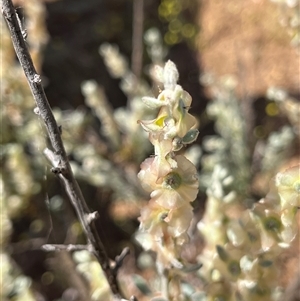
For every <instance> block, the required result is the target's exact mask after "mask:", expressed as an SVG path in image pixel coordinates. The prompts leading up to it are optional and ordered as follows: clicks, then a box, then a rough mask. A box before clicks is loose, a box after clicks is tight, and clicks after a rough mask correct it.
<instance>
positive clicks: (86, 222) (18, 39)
mask: <svg viewBox="0 0 300 301" xmlns="http://www.w3.org/2000/svg"><path fill="white" fill-rule="evenodd" d="M2 14H3V16H4V19H5V20H6V22H7V25H8V28H9V30H10V33H11V39H12V42H13V46H14V48H15V51H16V54H17V57H18V59H19V61H20V64H21V66H22V68H23V70H24V73H25V75H26V78H27V81H28V84H29V86H30V89H31V92H32V94H33V98H34V100H35V102H36V106H37V110H36V112H37V113H38V114H39V115H40V117H41V118H42V119H43V121H44V123H45V125H46V128H47V132H48V135H49V138H50V142H51V145H52V148H53V151H51V150H49V149H48V150H47V152H48V158H49V157H51V158H52V160H51V161H52V164H53V166H54V168H52V171H53V172H54V173H55V174H56V175H57V176H58V177H59V179H60V180H61V182H62V184H63V186H64V188H65V191H66V193H67V195H68V196H69V199H70V201H71V203H72V205H73V207H74V209H75V211H76V213H77V216H78V218H79V220H80V222H81V225H82V227H83V231H84V233H85V235H86V238H87V243H88V245H90V246H91V250H92V253H93V254H94V255H95V256H96V258H97V260H98V262H99V263H100V265H101V267H102V269H103V271H104V273H105V275H106V278H107V281H108V283H109V286H110V289H111V291H112V293H113V295H114V297H115V299H120V292H119V288H118V284H117V279H116V271H115V270H114V269H112V268H111V267H110V264H109V258H108V256H107V253H106V251H105V249H104V246H103V243H102V241H101V239H100V237H99V235H98V232H97V229H96V227H95V215H94V214H92V213H90V211H89V209H88V207H87V205H86V202H85V200H84V197H83V195H82V192H81V190H80V187H79V185H78V183H77V181H76V180H75V178H74V175H73V172H72V170H71V167H70V163H69V160H68V157H67V154H66V151H65V148H64V145H63V141H62V139H61V130H60V129H59V127H58V125H57V123H56V120H55V118H54V116H53V113H52V111H51V108H50V105H49V103H48V100H47V97H46V95H45V92H44V89H43V86H42V81H41V77H40V75H39V74H37V72H36V70H35V67H34V65H33V62H32V59H31V56H30V54H29V52H28V49H27V46H26V43H25V41H24V37H23V35H22V33H23V31H22V30H21V28H20V26H19V23H18V19H17V16H16V12H15V8H14V7H13V4H12V1H11V0H3V1H2Z"/></svg>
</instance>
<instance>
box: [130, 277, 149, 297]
mask: <svg viewBox="0 0 300 301" xmlns="http://www.w3.org/2000/svg"><path fill="white" fill-rule="evenodd" d="M132 278H133V281H134V284H135V285H136V287H137V288H138V289H139V290H140V291H141V292H142V293H143V294H144V295H147V296H150V295H151V294H152V291H151V289H150V288H149V286H148V283H147V281H146V280H145V279H144V278H143V277H142V276H140V275H137V274H135V275H133V276H132Z"/></svg>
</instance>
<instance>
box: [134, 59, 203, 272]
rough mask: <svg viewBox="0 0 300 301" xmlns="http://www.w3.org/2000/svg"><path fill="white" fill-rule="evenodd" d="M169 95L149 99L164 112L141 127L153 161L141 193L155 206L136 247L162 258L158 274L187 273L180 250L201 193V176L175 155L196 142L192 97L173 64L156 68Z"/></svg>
mask: <svg viewBox="0 0 300 301" xmlns="http://www.w3.org/2000/svg"><path fill="white" fill-rule="evenodd" d="M156 74H157V75H158V79H159V80H160V81H161V82H163V84H164V90H163V91H162V92H161V93H160V94H159V95H158V97H157V98H152V97H144V98H143V101H144V102H145V103H146V105H148V106H149V107H151V108H153V109H155V108H159V112H158V115H157V117H156V118H155V119H153V120H140V121H139V123H140V124H141V126H142V127H143V128H144V130H145V131H146V132H148V133H149V140H150V142H151V143H152V144H153V146H154V156H153V157H150V158H148V159H146V160H145V161H144V162H143V163H142V164H141V171H140V172H139V174H138V178H139V179H140V182H141V185H142V187H143V188H144V189H145V190H146V191H147V192H150V197H151V199H150V201H149V202H148V204H147V206H146V207H144V208H143V209H142V211H141V216H140V218H139V220H140V228H139V231H138V233H137V234H136V239H137V241H138V242H139V243H140V244H141V245H142V246H143V248H144V249H145V250H152V251H155V252H156V253H157V266H158V267H159V270H165V269H169V268H172V267H175V268H182V267H183V263H182V259H181V257H180V251H181V246H182V245H183V244H184V243H185V242H186V241H187V238H188V236H187V229H188V227H189V225H190V222H191V219H192V216H193V213H192V206H191V204H190V203H191V202H193V201H194V200H195V198H196V196H197V193H198V178H197V170H196V168H195V166H194V165H193V163H192V162H190V161H189V160H188V159H187V158H186V157H184V156H183V155H178V154H176V152H177V151H179V150H180V149H181V148H182V147H183V146H184V145H186V144H190V143H192V142H193V141H195V140H196V139H197V136H198V130H196V129H195V128H194V126H195V125H196V119H195V118H194V117H193V116H192V115H191V114H189V113H188V110H189V108H190V105H191V102H192V99H191V96H190V95H189V94H188V93H187V92H186V91H184V90H183V89H182V87H181V86H180V85H178V84H177V81H178V71H177V69H176V66H175V64H174V63H173V62H171V61H168V62H167V63H166V65H165V67H164V68H161V67H156Z"/></svg>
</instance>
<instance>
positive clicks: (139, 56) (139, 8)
mask: <svg viewBox="0 0 300 301" xmlns="http://www.w3.org/2000/svg"><path fill="white" fill-rule="evenodd" d="M143 23H144V0H134V1H133V24H132V56H131V69H132V72H133V74H134V75H135V76H136V79H137V80H138V79H139V78H140V76H141V72H142V61H143V30H144V26H143Z"/></svg>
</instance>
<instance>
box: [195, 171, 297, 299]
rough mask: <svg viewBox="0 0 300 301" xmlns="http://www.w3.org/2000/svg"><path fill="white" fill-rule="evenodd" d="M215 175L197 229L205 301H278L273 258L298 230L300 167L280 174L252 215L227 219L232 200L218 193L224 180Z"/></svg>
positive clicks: (242, 213) (225, 176)
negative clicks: (202, 239) (202, 245)
mask: <svg viewBox="0 0 300 301" xmlns="http://www.w3.org/2000/svg"><path fill="white" fill-rule="evenodd" d="M213 176H214V177H216V176H218V179H217V181H215V182H217V183H215V185H214V188H215V189H212V188H213V186H212V188H211V189H210V190H209V191H208V196H209V199H208V203H207V208H206V213H205V215H204V218H203V220H202V221H201V222H200V223H199V224H198V228H199V230H200V232H201V233H202V234H203V236H204V237H205V240H206V248H205V249H204V251H203V253H202V254H201V256H200V257H199V260H200V261H201V262H202V263H203V267H202V269H201V270H200V273H201V276H202V278H203V280H204V281H205V283H206V284H207V285H206V289H205V292H206V298H204V300H216V299H217V298H220V299H221V297H222V300H232V301H235V300H244V301H250V300H260V301H269V300H277V298H278V297H279V296H280V294H279V293H278V292H280V290H279V287H278V284H279V276H280V275H279V274H280V273H279V267H278V264H279V263H278V261H277V258H278V255H279V254H280V253H281V252H282V250H283V249H284V248H287V247H289V246H290V243H291V242H292V240H293V239H294V238H295V237H296V234H297V230H298V229H297V222H296V219H295V215H296V213H297V208H299V206H300V166H295V167H292V168H289V169H288V170H286V171H285V172H283V173H278V174H277V176H276V178H275V185H273V187H271V190H270V192H269V193H268V194H267V196H266V197H265V198H264V199H262V200H261V201H259V202H258V203H256V204H255V205H254V206H253V208H252V209H251V210H250V209H247V210H244V211H243V212H240V211H238V212H239V213H238V217H236V216H235V217H233V216H230V212H231V213H232V211H233V210H235V209H236V206H233V203H231V201H234V199H235V198H234V197H232V196H231V195H230V194H228V195H224V194H223V193H222V186H223V187H225V186H226V185H225V184H226V182H228V176H227V175H226V174H224V175H223V176H221V177H220V170H219V171H218V175H213ZM218 190H219V191H218ZM220 191H221V193H220ZM230 203H231V205H230ZM276 293H278V294H276ZM218 300H219V299H218Z"/></svg>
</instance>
